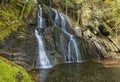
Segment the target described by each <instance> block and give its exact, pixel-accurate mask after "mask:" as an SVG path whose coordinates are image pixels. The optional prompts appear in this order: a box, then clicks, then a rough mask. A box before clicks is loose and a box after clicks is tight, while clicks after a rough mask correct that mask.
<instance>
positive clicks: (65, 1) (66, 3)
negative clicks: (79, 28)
mask: <svg viewBox="0 0 120 82" xmlns="http://www.w3.org/2000/svg"><path fill="white" fill-rule="evenodd" d="M65 3H66V7H65V9H66V15H67V0H65Z"/></svg>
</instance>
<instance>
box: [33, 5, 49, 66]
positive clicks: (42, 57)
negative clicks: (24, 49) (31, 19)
mask: <svg viewBox="0 0 120 82" xmlns="http://www.w3.org/2000/svg"><path fill="white" fill-rule="evenodd" d="M39 9H40V10H39V12H38V29H40V28H43V24H42V22H43V21H42V8H41V6H40V5H39ZM35 36H36V38H37V41H38V57H37V62H36V68H50V67H51V64H50V61H49V59H48V57H47V55H46V52H45V49H44V45H43V41H42V36H41V35H39V31H38V30H35Z"/></svg>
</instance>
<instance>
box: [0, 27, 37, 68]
mask: <svg viewBox="0 0 120 82" xmlns="http://www.w3.org/2000/svg"><path fill="white" fill-rule="evenodd" d="M28 27H29V28H28ZM28 27H21V28H20V29H18V32H14V33H12V34H11V35H10V36H9V37H7V38H6V40H5V42H3V43H1V48H0V50H1V52H0V55H2V56H3V57H6V58H8V59H9V60H11V61H14V62H16V63H17V64H19V65H22V66H23V67H24V68H26V69H28V70H29V69H31V68H33V66H34V63H33V62H34V61H35V56H36V55H35V54H36V45H37V44H36V43H37V41H36V40H35V36H34V28H35V27H34V26H28Z"/></svg>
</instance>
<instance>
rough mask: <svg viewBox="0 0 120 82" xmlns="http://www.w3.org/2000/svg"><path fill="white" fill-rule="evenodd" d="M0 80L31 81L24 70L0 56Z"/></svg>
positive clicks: (5, 81) (6, 81) (0, 81)
mask: <svg viewBox="0 0 120 82" xmlns="http://www.w3.org/2000/svg"><path fill="white" fill-rule="evenodd" d="M0 82H33V81H32V80H31V77H30V76H29V75H28V74H27V73H26V71H25V70H24V69H23V68H21V67H20V66H18V65H16V64H15V63H13V62H11V61H8V60H7V59H4V58H2V57H0Z"/></svg>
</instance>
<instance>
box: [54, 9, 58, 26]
mask: <svg viewBox="0 0 120 82" xmlns="http://www.w3.org/2000/svg"><path fill="white" fill-rule="evenodd" d="M52 10H53V11H54V12H55V19H54V25H55V26H56V24H57V23H58V18H59V15H58V12H57V11H56V10H55V9H53V8H52Z"/></svg>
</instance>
